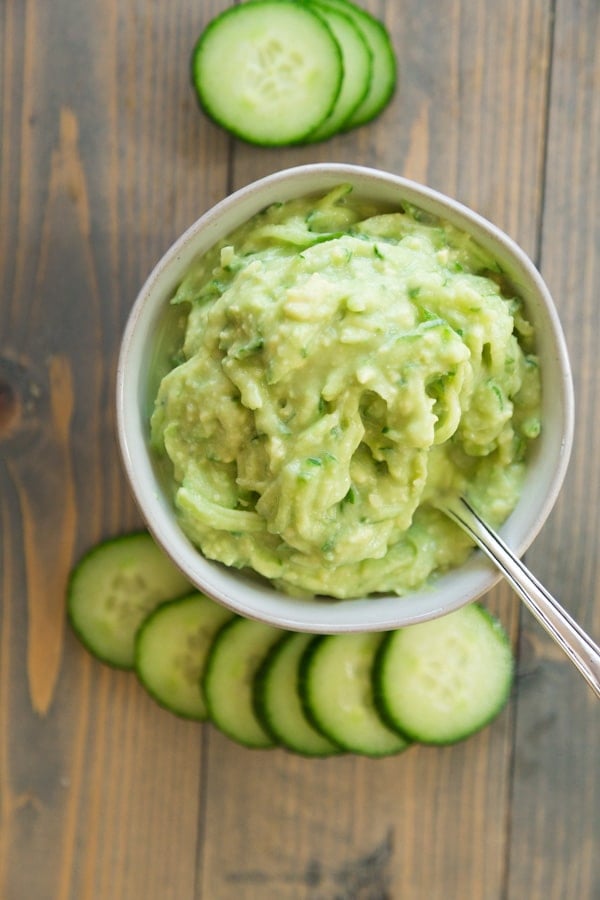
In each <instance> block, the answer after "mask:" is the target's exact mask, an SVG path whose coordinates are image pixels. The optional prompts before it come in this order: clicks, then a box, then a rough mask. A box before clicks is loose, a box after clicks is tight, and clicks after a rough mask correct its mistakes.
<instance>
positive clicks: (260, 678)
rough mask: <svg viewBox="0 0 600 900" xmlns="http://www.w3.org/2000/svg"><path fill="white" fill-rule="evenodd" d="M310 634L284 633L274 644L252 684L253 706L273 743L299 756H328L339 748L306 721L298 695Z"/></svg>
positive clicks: (339, 749)
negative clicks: (299, 679) (300, 665)
mask: <svg viewBox="0 0 600 900" xmlns="http://www.w3.org/2000/svg"><path fill="white" fill-rule="evenodd" d="M312 637H313V636H312V635H311V634H306V633H294V632H287V633H285V634H283V635H282V637H281V638H280V639H279V641H277V643H276V644H275V645H274V646H273V647H272V649H271V651H270V652H269V653H268V654H267V657H266V658H265V660H264V661H263V664H262V665H261V667H260V668H259V670H258V672H257V674H256V677H255V681H254V707H255V710H256V715H257V717H258V718H259V720H260V721H261V722H262V724H263V727H264V728H265V731H267V732H270V734H271V735H272V737H273V740H274V741H275V742H276V743H278V744H280V745H281V746H283V747H285V748H286V749H287V750H291V751H293V752H295V753H299V754H301V755H302V756H331V755H334V754H337V753H340V752H341V748H340V747H339V745H337V744H335V743H333V742H332V741H330V740H329V739H328V738H326V737H324V735H323V734H321V732H319V731H318V730H317V729H316V728H314V727H313V725H312V724H311V722H310V721H309V720H308V719H307V717H306V715H305V713H304V709H303V706H302V701H301V698H300V695H299V693H298V677H299V664H300V660H301V658H302V655H303V653H304V651H305V649H306V647H307V645H308V644H309V643H310V641H311V640H312Z"/></svg>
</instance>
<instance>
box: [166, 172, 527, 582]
mask: <svg viewBox="0 0 600 900" xmlns="http://www.w3.org/2000/svg"><path fill="white" fill-rule="evenodd" d="M172 302H173V303H176V304H185V307H184V308H185V310H186V312H187V326H186V332H185V340H184V342H183V347H182V348H181V354H180V359H179V360H178V364H177V365H175V367H174V368H173V369H172V370H171V371H170V372H169V373H168V374H167V375H166V376H165V377H164V378H163V380H162V382H161V384H160V389H159V391H158V396H157V398H156V403H155V408H154V413H153V415H152V422H151V428H152V442H153V446H154V448H155V449H156V452H157V453H158V454H161V455H163V456H166V457H167V458H168V460H169V461H170V463H169V467H170V469H171V471H172V483H173V495H174V502H175V505H176V508H177V511H178V516H179V519H180V523H181V527H182V529H183V530H184V531H185V533H186V534H187V535H188V536H189V538H190V539H191V540H192V541H193V542H194V543H195V544H196V545H197V546H198V547H199V548H201V550H202V552H203V553H204V554H205V555H206V556H207V557H209V558H211V559H216V560H220V561H221V562H223V563H225V564H226V565H228V566H235V567H240V568H241V567H250V568H251V569H253V570H254V571H255V572H258V573H260V574H261V575H263V576H265V577H266V578H267V579H270V580H271V581H272V582H273V583H274V584H275V585H276V586H277V587H279V588H281V589H283V590H285V591H286V592H288V593H290V594H293V595H319V594H324V595H329V596H333V597H339V598H347V597H356V596H362V595H365V594H370V593H374V592H382V591H383V592H392V593H398V594H403V593H405V592H407V591H409V590H413V589H415V588H418V587H421V586H422V585H423V584H424V583H426V582H427V581H428V579H430V578H431V577H434V576H435V575H436V574H437V573H439V572H441V571H444V570H446V569H448V568H449V567H452V566H456V565H459V564H460V563H461V562H462V561H463V560H464V559H465V558H466V556H467V555H468V553H469V552H470V551H471V549H472V545H471V544H470V542H469V540H468V539H467V538H466V537H465V536H464V535H463V533H462V532H461V531H460V530H459V529H458V527H457V526H456V525H454V524H453V523H452V522H451V521H449V520H448V519H447V518H446V517H445V516H444V515H443V514H442V513H441V512H440V511H438V509H436V498H439V497H440V495H443V494H444V493H447V492H449V491H450V492H456V493H463V492H465V493H468V495H469V496H470V498H471V500H472V502H473V503H474V505H475V506H476V507H477V508H478V510H479V511H480V513H481V514H482V515H483V516H484V517H485V518H487V519H488V520H489V521H490V522H491V523H493V524H495V525H497V524H499V523H500V522H501V521H502V520H503V519H504V518H506V516H507V515H508V514H509V512H510V511H511V510H512V508H513V507H514V505H515V504H516V502H517V499H518V496H519V491H520V486H521V483H522V478H523V472H524V467H525V459H526V452H527V447H528V444H529V442H530V441H531V440H532V439H534V438H535V437H536V436H537V435H538V433H539V429H540V419H539V410H540V379H539V369H538V361H537V358H536V356H535V355H534V344H533V331H532V327H531V325H530V324H529V322H528V321H527V319H526V318H525V316H524V314H523V309H522V302H521V300H520V299H519V298H518V297H517V296H515V295H514V291H513V290H512V289H511V287H510V284H509V283H508V281H507V279H506V278H505V277H504V276H503V273H502V271H501V270H500V267H499V266H498V264H497V263H496V262H495V261H494V259H492V258H491V257H490V256H489V255H488V254H487V252H485V251H484V250H483V249H482V248H481V247H480V246H479V245H478V244H477V243H475V242H474V241H473V239H472V238H471V237H469V236H468V235H467V234H465V233H464V232H462V231H459V230H457V229H456V228H455V227H453V226H452V225H450V224H448V223H447V222H444V221H440V220H438V219H435V218H434V217H432V216H431V215H429V214H426V213H424V212H422V211H421V210H419V209H417V208H413V207H409V206H405V207H404V208H402V209H396V210H394V211H389V210H382V209H378V208H377V207H374V206H373V205H371V204H368V203H365V202H363V201H360V200H355V199H354V198H353V196H352V192H351V189H350V188H349V187H348V186H345V185H342V186H340V187H339V188H336V189H335V190H333V191H331V192H330V193H329V194H327V195H326V196H324V197H320V198H307V197H305V198H302V199H300V200H292V201H290V202H287V203H282V204H275V205H273V206H271V207H269V208H268V209H266V210H265V211H263V212H262V213H260V214H258V215H257V216H255V217H254V218H253V219H252V220H251V221H249V222H248V223H246V224H245V225H244V226H243V227H241V228H239V229H237V230H236V231H235V232H234V233H233V234H231V235H229V236H228V238H227V239H225V240H223V241H221V242H220V243H219V244H218V245H217V246H216V247H214V248H213V249H212V250H211V251H209V252H208V253H207V254H206V255H205V256H203V257H202V258H201V259H199V260H198V261H197V262H196V263H195V265H194V266H193V268H192V269H191V270H190V271H189V273H188V274H187V276H186V277H185V278H184V280H183V282H182V284H181V285H180V287H179V289H178V290H177V292H176V294H175V296H174V298H173V301H172Z"/></svg>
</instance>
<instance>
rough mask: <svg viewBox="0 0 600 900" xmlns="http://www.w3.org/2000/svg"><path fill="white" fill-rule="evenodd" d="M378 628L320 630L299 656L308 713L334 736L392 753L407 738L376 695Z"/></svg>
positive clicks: (349, 745)
mask: <svg viewBox="0 0 600 900" xmlns="http://www.w3.org/2000/svg"><path fill="white" fill-rule="evenodd" d="M382 639H383V635H382V634H380V633H379V634H378V633H366V634H363V633H351V634H334V635H317V636H316V637H314V638H313V639H312V641H311V642H310V643H309V645H308V647H307V649H306V651H305V653H304V655H303V657H302V660H301V662H300V682H299V683H300V694H301V697H302V701H303V704H304V709H305V711H306V715H307V716H308V718H309V719H310V720H311V721H312V722H313V724H314V726H315V727H316V728H317V729H318V730H319V731H321V732H322V733H323V734H324V735H325V736H326V737H327V738H329V740H330V741H333V742H334V743H337V744H339V745H340V746H341V747H343V748H344V749H345V750H348V751H350V752H352V753H359V754H362V755H364V756H389V755H391V754H394V753H400V751H402V750H405V749H406V747H408V741H407V740H406V739H405V738H404V737H402V736H401V735H399V734H398V733H397V732H395V731H392V730H391V729H390V728H388V726H387V725H386V724H385V723H384V722H383V721H382V719H381V717H380V715H379V714H378V712H377V709H376V707H375V703H374V699H373V689H372V680H371V676H372V669H373V662H374V659H375V655H376V653H377V650H378V648H379V645H380V644H381V641H382Z"/></svg>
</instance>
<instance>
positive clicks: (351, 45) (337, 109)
mask: <svg viewBox="0 0 600 900" xmlns="http://www.w3.org/2000/svg"><path fill="white" fill-rule="evenodd" d="M309 5H310V6H312V7H313V8H314V9H315V11H316V12H318V14H319V15H320V16H321V17H322V18H323V19H325V21H326V22H327V24H328V25H329V27H330V28H331V30H332V32H333V34H334V37H335V38H336V40H337V42H338V44H339V45H340V49H341V51H342V65H343V70H344V78H343V81H342V86H341V89H340V92H339V94H338V98H337V100H336V102H335V106H334V107H333V110H332V111H331V112H330V114H329V115H328V116H327V118H326V119H325V121H324V122H322V123H321V124H320V125H319V126H318V127H317V128H316V129H315V130H314V131H313V132H312V133H311V134H310V135H309V137H308V141H311V142H312V141H323V140H326V139H327V138H330V137H332V136H333V135H334V134H337V132H338V131H340V130H341V129H342V128H343V127H344V126H345V124H346V122H347V121H348V119H349V118H350V117H351V116H352V115H353V113H354V111H355V110H356V109H357V108H358V106H359V104H360V103H362V101H363V100H364V99H365V97H366V95H367V91H368V90H369V86H370V83H371V71H372V67H373V54H372V52H371V50H370V48H369V46H368V44H367V42H366V41H365V39H364V37H363V34H362V32H361V30H360V29H359V28H357V26H356V25H355V24H354V22H353V21H352V18H351V17H350V16H349V15H348V14H347V13H346V12H345V11H344V12H342V11H341V10H338V9H335V8H334V7H332V6H328V5H327V3H321V2H320V0H314V2H313V0H309Z"/></svg>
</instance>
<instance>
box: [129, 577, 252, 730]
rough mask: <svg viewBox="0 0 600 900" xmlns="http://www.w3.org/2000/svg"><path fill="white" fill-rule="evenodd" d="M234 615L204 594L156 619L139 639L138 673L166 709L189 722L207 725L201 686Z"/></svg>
mask: <svg viewBox="0 0 600 900" xmlns="http://www.w3.org/2000/svg"><path fill="white" fill-rule="evenodd" d="M233 615H234V614H233V613H232V612H231V611H230V610H228V609H226V608H225V607H224V606H220V605H219V604H218V603H215V602H214V600H211V599H210V598H209V597H206V596H205V595H204V594H201V593H199V592H194V593H193V594H189V595H188V596H187V597H182V598H181V599H180V600H169V601H167V602H166V603H163V604H161V605H160V606H158V607H157V608H156V609H155V610H154V612H152V613H150V615H149V616H148V618H147V619H146V620H145V621H144V622H143V623H142V625H141V627H140V629H139V631H138V633H137V635H136V639H135V670H136V674H137V676H138V678H139V680H140V681H141V683H142V684H143V685H144V687H145V688H146V690H147V691H148V693H149V694H150V696H151V697H153V698H154V700H156V702H157V703H159V704H160V706H164V707H165V709H168V710H170V712H173V713H175V714H176V715H178V716H182V717H183V718H186V719H196V720H197V721H203V720H204V719H206V717H207V710H206V703H205V700H204V694H203V692H202V688H201V685H200V681H201V677H202V674H203V672H204V666H205V663H206V657H207V654H208V650H209V647H210V645H211V644H212V641H213V638H214V636H215V634H216V633H217V631H218V630H219V629H220V628H221V627H222V626H223V625H224V624H225V622H228V621H229V620H230V619H232V618H233Z"/></svg>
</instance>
